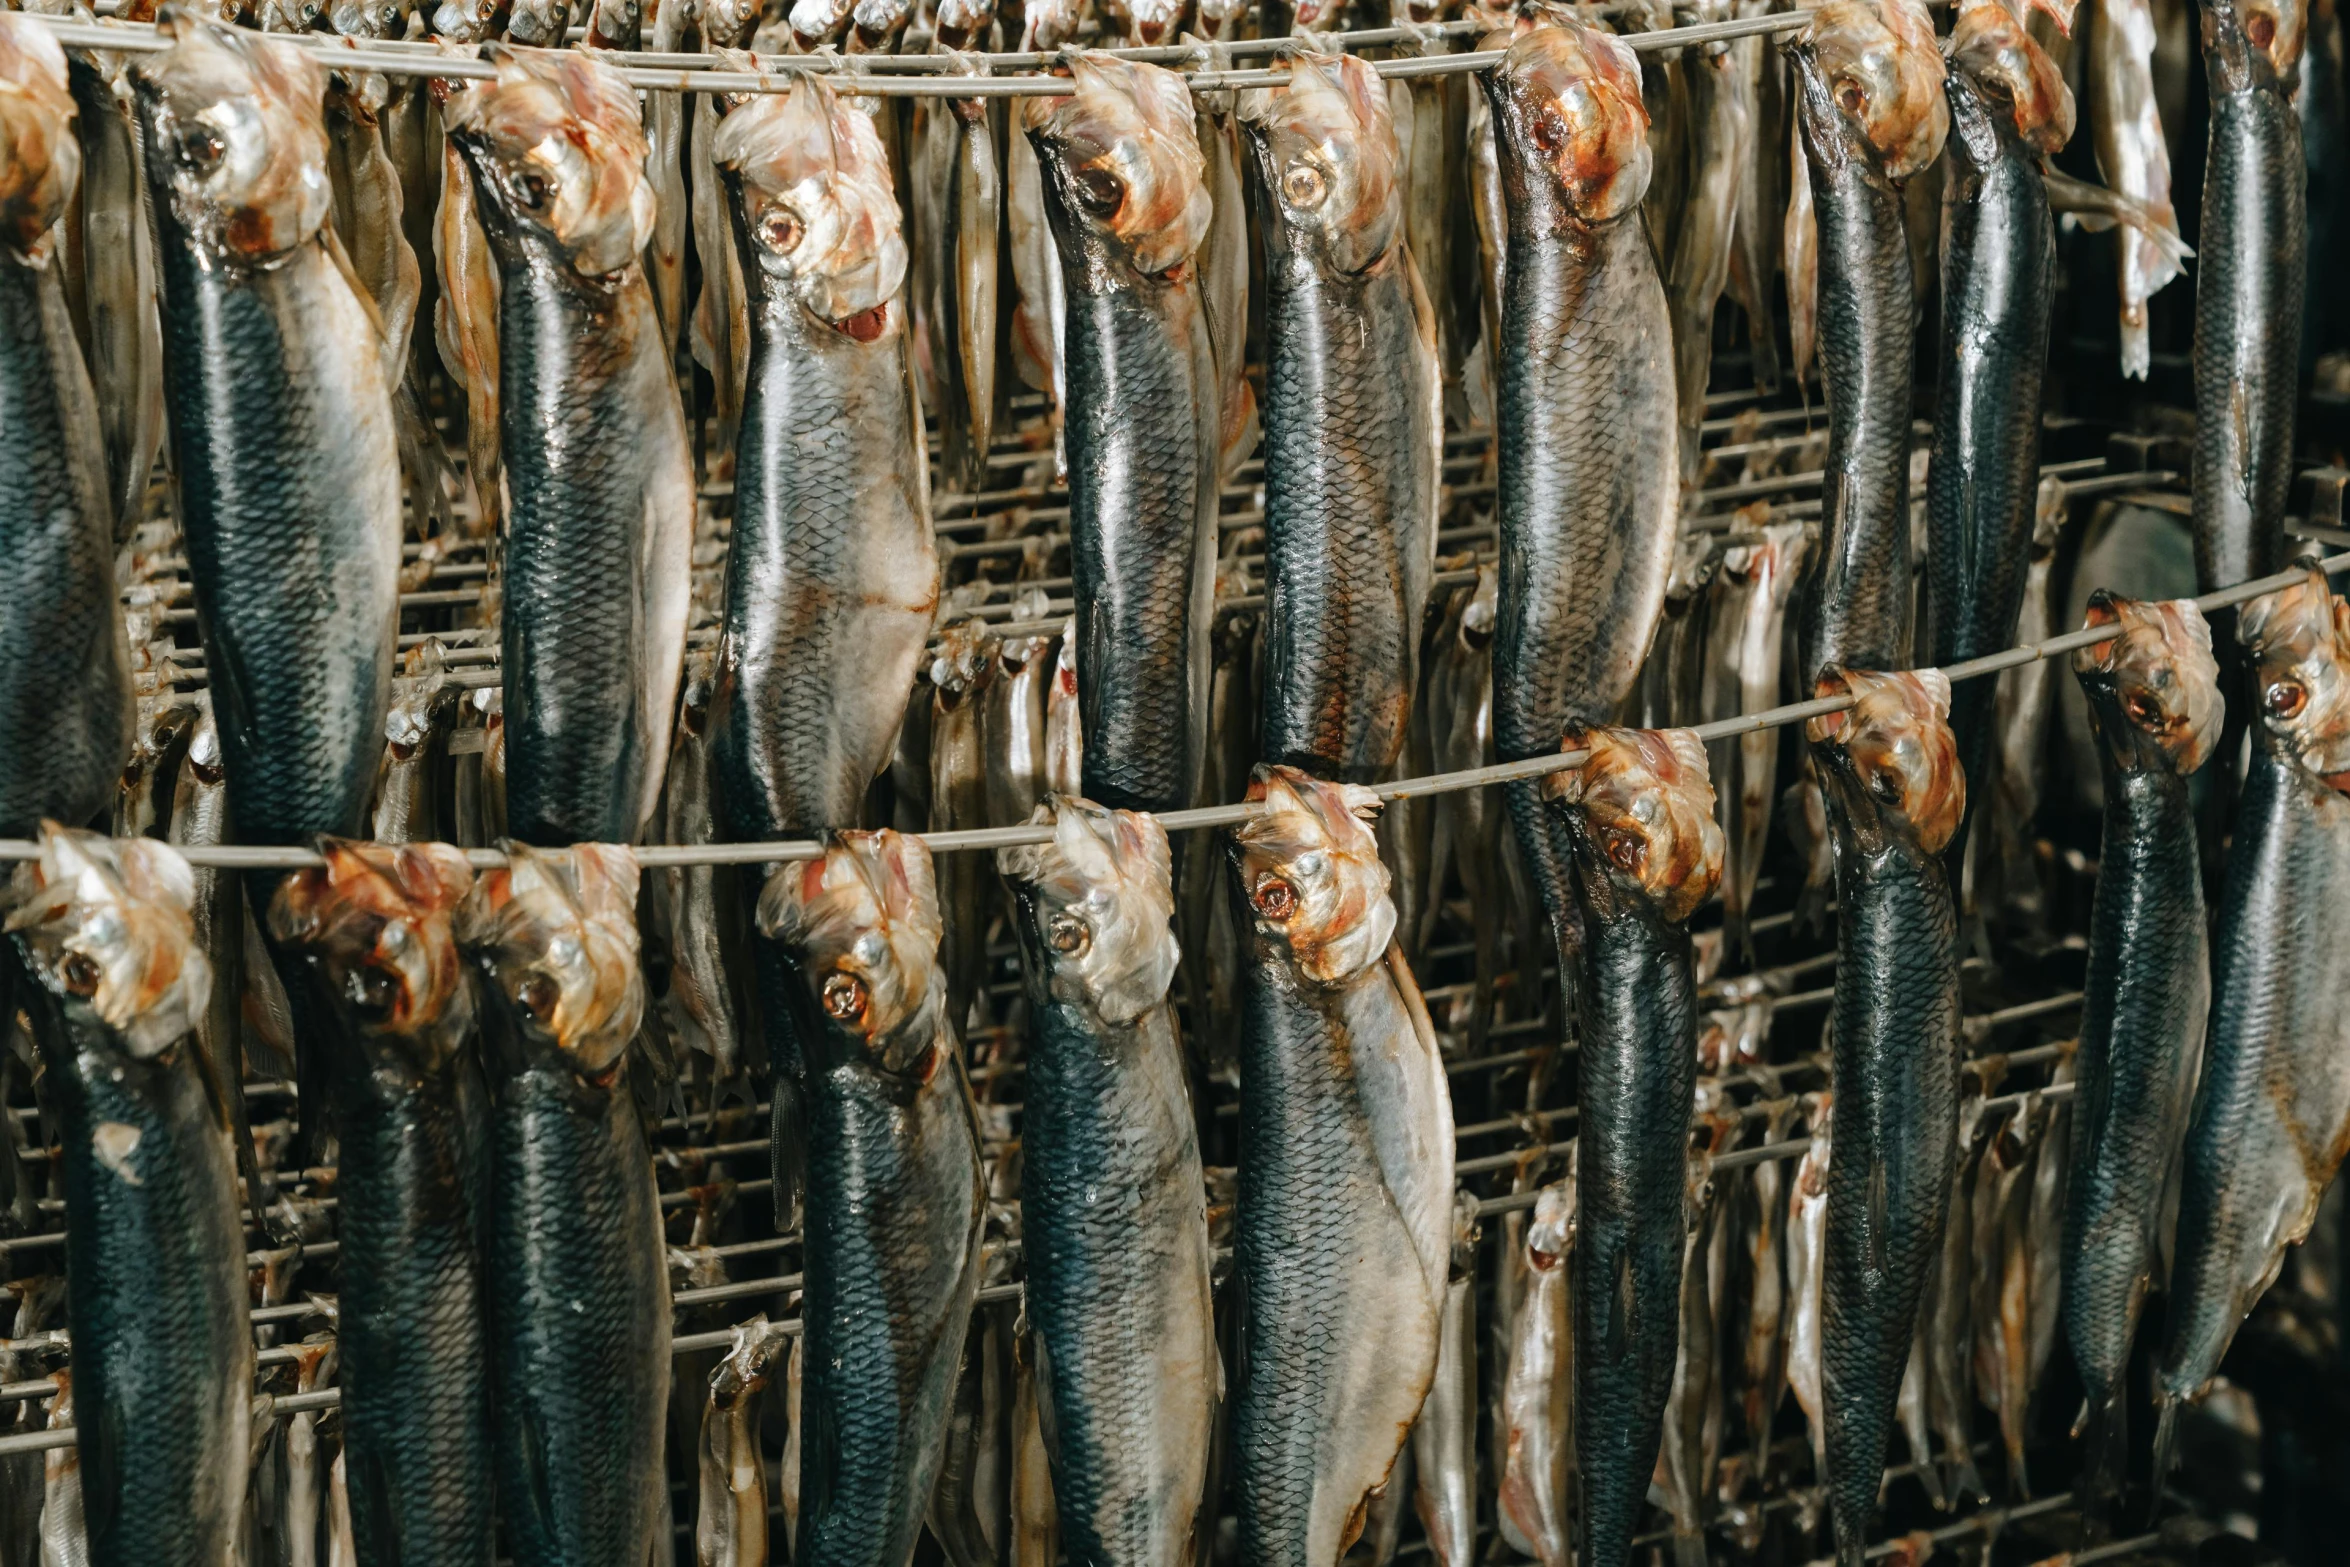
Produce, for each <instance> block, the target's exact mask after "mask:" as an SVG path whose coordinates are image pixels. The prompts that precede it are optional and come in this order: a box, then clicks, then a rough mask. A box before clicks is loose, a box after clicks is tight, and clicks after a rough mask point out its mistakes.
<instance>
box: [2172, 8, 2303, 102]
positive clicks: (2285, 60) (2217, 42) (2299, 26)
mask: <svg viewBox="0 0 2350 1567" xmlns="http://www.w3.org/2000/svg"><path fill="white" fill-rule="evenodd" d="M2196 9H2197V10H2198V11H2199V12H2200V13H2201V15H2202V19H2203V20H2202V26H2203V59H2204V64H2205V67H2206V68H2207V69H2208V71H2209V72H2210V74H2211V77H2212V85H2213V86H2214V87H2215V88H2217V89H2219V90H2220V91H2225V92H2243V91H2245V90H2247V89H2249V88H2254V87H2276V88H2281V89H2282V90H2283V91H2284V92H2285V94H2286V96H2288V97H2290V96H2291V95H2292V92H2293V84H2294V81H2295V77H2294V74H2293V72H2294V68H2295V67H2296V66H2298V65H2299V64H2300V63H2301V49H2302V46H2303V45H2304V44H2306V43H2307V42H2308V41H2309V5H2308V0H2206V3H2205V4H2203V5H2201V6H2198V7H2197V8H2196Z"/></svg>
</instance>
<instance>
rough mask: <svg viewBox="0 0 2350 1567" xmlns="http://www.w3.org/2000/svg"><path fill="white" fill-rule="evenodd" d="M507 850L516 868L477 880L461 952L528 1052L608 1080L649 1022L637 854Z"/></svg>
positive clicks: (460, 922)
mask: <svg viewBox="0 0 2350 1567" xmlns="http://www.w3.org/2000/svg"><path fill="white" fill-rule="evenodd" d="M499 847H500V848H501V849H503V850H504V851H505V853H506V861H507V863H506V864H505V865H504V866H502V867H500V868H499V869H496V870H492V871H485V872H483V873H482V874H481V875H480V876H478V877H476V878H475V880H474V883H473V887H472V890H471V891H469V892H468V893H466V895H465V899H464V901H463V902H462V903H460V904H459V905H458V906H457V916H456V921H455V928H456V935H457V945H458V947H459V949H460V950H462V951H463V952H464V953H465V954H466V955H467V956H468V957H469V958H471V959H472V960H473V963H474V966H475V967H476V968H477V969H479V970H480V971H481V974H482V976H483V981H484V988H485V989H487V990H488V991H489V992H490V993H491V994H492V995H494V996H495V997H496V998H497V1001H496V1006H497V1008H498V1010H499V1012H500V1013H501V1014H502V1015H503V1016H504V1017H505V1018H506V1019H507V1020H508V1021H509V1022H510V1023H511V1025H512V1026H513V1028H514V1030H515V1032H516V1033H517V1034H518V1035H519V1036H520V1037H521V1039H522V1040H523V1041H524V1042H525V1043H526V1044H527V1045H528V1046H530V1047H532V1048H533V1049H534V1050H539V1051H544V1050H548V1049H552V1050H553V1051H555V1052H557V1053H558V1054H559V1055H560V1056H561V1057H562V1058H563V1059H565V1060H568V1061H569V1062H570V1063H571V1064H572V1066H573V1067H574V1069H575V1070H577V1071H578V1072H579V1073H580V1074H581V1075H582V1076H584V1077H589V1078H596V1079H602V1078H605V1077H607V1076H608V1075H609V1074H610V1073H612V1072H613V1071H614V1070H615V1069H616V1068H617V1067H618V1066H619V1064H620V1059H621V1057H622V1056H623V1055H625V1054H626V1053H627V1051H628V1046H629V1042H630V1041H631V1040H633V1039H635V1038H636V1031H637V1025H638V1024H639V1023H640V1022H642V1021H643V1020H644V1012H645V982H644V976H643V973H642V972H641V971H640V970H639V968H638V966H637V928H636V894H637V863H636V854H635V852H634V851H633V850H631V849H628V848H626V847H624V846H622V845H619V844H603V843H582V844H575V845H573V846H572V847H571V848H568V849H532V848H527V847H525V846H524V845H522V844H518V843H503V844H500V845H499Z"/></svg>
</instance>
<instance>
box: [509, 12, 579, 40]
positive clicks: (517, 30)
mask: <svg viewBox="0 0 2350 1567" xmlns="http://www.w3.org/2000/svg"><path fill="white" fill-rule="evenodd" d="M571 12H572V6H571V0H514V9H513V12H512V14H511V15H509V16H508V17H507V18H506V36H507V37H508V38H509V39H511V40H513V41H514V42H515V43H518V44H528V45H529V46H530V47H532V48H534V49H560V48H562V47H563V45H564V44H565V43H566V42H568V41H569V39H570V36H571Z"/></svg>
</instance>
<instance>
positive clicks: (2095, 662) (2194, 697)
mask: <svg viewBox="0 0 2350 1567" xmlns="http://www.w3.org/2000/svg"><path fill="white" fill-rule="evenodd" d="M2088 624H2089V625H2090V626H2092V627H2097V626H2114V627H2117V628H2119V634H2118V635H2115V636H2112V637H2108V638H2107V639H2106V640H2105V641H2103V642H2093V643H2091V644H2090V645H2089V646H2087V647H2085V648H2082V649H2080V650H2079V651H2077V652H2075V653H2074V654H2073V673H2074V675H2075V676H2077V677H2078V678H2079V680H2080V682H2081V690H2082V692H2083V693H2084V694H2085V695H2086V696H2087V697H2088V699H2089V713H2090V716H2091V717H2092V718H2093V719H2094V720H2095V721H2096V725H2097V733H2098V737H2099V738H2100V739H2101V740H2103V741H2104V743H2105V746H2106V749H2107V750H2108V751H2109V752H2110V753H2111V754H2112V756H2113V758H2114V760H2115V761H2116V762H2119V763H2120V764H2121V765H2122V766H2124V767H2144V766H2149V765H2155V766H2161V767H2164V768H2166V769H2168V770H2170V771H2172V772H2176V773H2178V774H2179V775H2180V776H2181V777H2184V776H2186V775H2187V774H2189V773H2192V772H2194V771H2195V770H2196V769H2197V768H2199V767H2201V766H2202V765H2203V764H2204V763H2205V762H2206V761H2207V760H2209V759H2210V757H2211V751H2212V747H2213V746H2215V745H2217V744H2218V743H2219V731H2220V720H2221V719H2222V718H2223V717H2224V716H2225V713H2226V708H2225V705H2224V704H2223V703H2222V702H2221V700H2220V694H2219V665H2218V663H2217V662H2216V661H2215V660H2214V659H2213V658H2212V656H2211V627H2210V626H2209V625H2207V624H2206V623H2205V622H2204V619H2203V612H2202V611H2201V610H2199V609H2197V608H2196V607H2195V604H2194V601H2193V600H2191V599H2171V600H2168V601H2159V602H2158V601H2148V600H2139V599H2125V598H2117V597H2115V596H2114V595H2113V594H2111V593H2108V592H2106V591H2105V590H2104V589H2103V588H2100V589H2098V590H2097V591H2096V592H2095V593H2092V594H2090V595H2089V614H2088Z"/></svg>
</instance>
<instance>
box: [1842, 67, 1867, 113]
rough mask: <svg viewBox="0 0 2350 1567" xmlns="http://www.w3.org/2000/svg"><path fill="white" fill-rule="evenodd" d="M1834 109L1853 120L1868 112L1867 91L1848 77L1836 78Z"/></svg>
mask: <svg viewBox="0 0 2350 1567" xmlns="http://www.w3.org/2000/svg"><path fill="white" fill-rule="evenodd" d="M1836 107H1837V108H1839V109H1842V110H1843V111H1844V112H1845V113H1846V114H1849V115H1851V116H1852V117H1853V118H1854V119H1856V120H1857V119H1859V118H1860V117H1861V116H1862V115H1865V114H1867V113H1868V112H1869V94H1868V89H1867V88H1865V87H1863V86H1861V84H1860V83H1858V82H1856V81H1854V80H1853V79H1852V78H1851V77H1849V76H1839V77H1838V78H1836Z"/></svg>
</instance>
